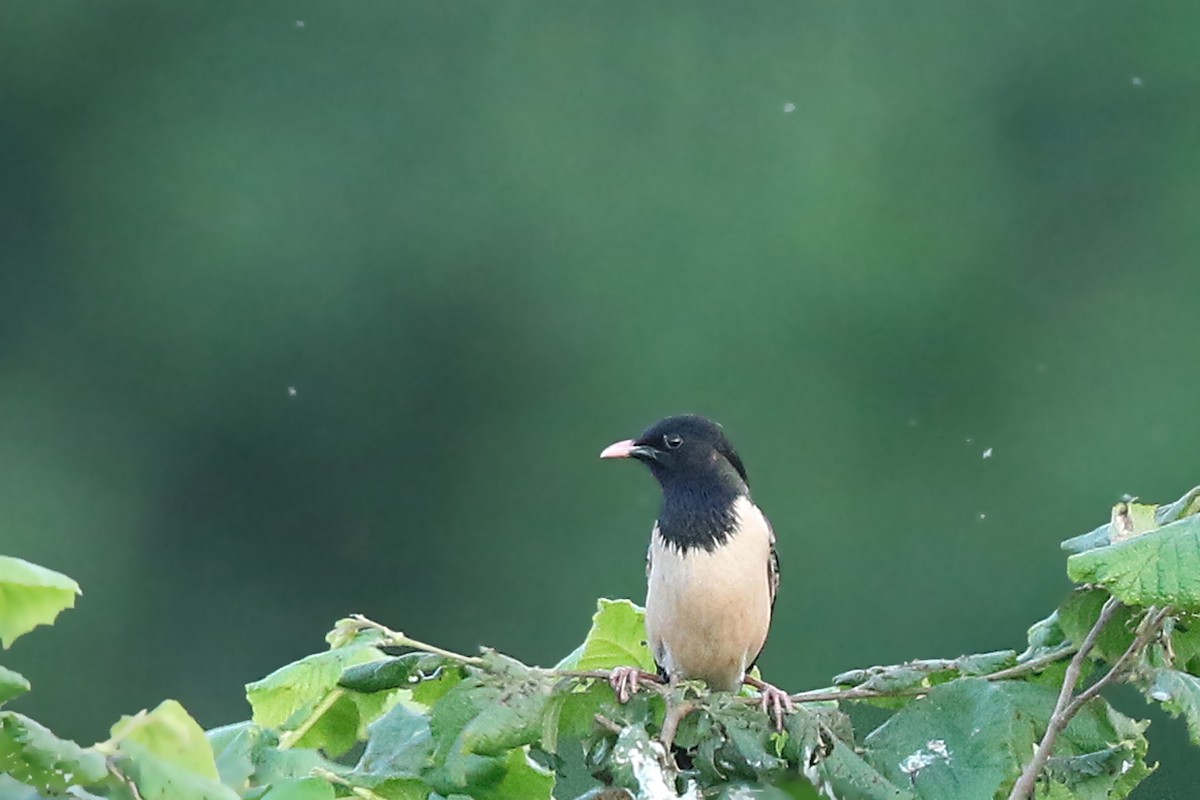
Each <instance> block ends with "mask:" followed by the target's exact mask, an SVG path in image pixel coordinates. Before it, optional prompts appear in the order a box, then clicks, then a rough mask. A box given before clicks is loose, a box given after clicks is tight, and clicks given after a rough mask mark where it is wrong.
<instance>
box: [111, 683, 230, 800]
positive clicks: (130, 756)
mask: <svg viewBox="0 0 1200 800" xmlns="http://www.w3.org/2000/svg"><path fill="white" fill-rule="evenodd" d="M113 745H115V746H116V750H117V756H118V758H119V762H120V765H121V768H122V771H123V772H124V773H125V774H126V775H127V776H129V778H130V779H132V780H133V782H134V783H135V784H136V785H137V788H138V791H139V793H140V794H141V796H142V797H143V798H145V800H156V799H161V800H236V798H237V794H236V793H235V792H234V791H233V790H232V789H230V788H228V787H226V786H223V785H222V784H221V783H220V774H219V773H218V771H217V765H216V760H215V758H214V756H213V749H212V745H211V744H210V743H209V740H208V737H207V736H205V734H204V731H203V729H201V727H200V726H199V725H198V724H197V723H196V721H195V720H194V719H192V717H191V716H190V715H189V714H188V713H187V711H185V710H184V708H183V706H181V705H180V704H179V703H177V702H176V701H174V700H166V701H164V702H162V703H160V704H159V705H158V707H156V708H155V709H154V710H153V711H150V712H145V711H143V712H140V713H138V714H135V715H133V716H126V717H122V718H121V719H120V720H119V721H118V722H117V724H115V725H113V727H112V738H111V739H109V741H108V742H106V743H105V745H104V746H105V747H111V746H113Z"/></svg>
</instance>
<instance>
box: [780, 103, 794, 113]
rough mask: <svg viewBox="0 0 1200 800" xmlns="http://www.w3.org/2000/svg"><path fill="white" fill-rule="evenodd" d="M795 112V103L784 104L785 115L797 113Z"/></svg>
mask: <svg viewBox="0 0 1200 800" xmlns="http://www.w3.org/2000/svg"><path fill="white" fill-rule="evenodd" d="M795 110H796V104H795V103H784V104H783V113H785V114H790V113H792V112H793V111H795Z"/></svg>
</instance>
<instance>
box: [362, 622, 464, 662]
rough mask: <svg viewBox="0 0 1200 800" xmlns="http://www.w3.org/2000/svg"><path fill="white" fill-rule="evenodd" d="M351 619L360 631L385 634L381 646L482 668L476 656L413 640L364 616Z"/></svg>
mask: <svg viewBox="0 0 1200 800" xmlns="http://www.w3.org/2000/svg"><path fill="white" fill-rule="evenodd" d="M350 619H352V620H354V622H355V623H356V624H357V625H358V630H363V631H366V630H372V631H378V632H379V633H381V634H383V638H384V641H383V642H380V644H383V645H388V646H391V647H411V648H413V649H414V650H423V651H424V652H426V653H433V654H434V655H438V656H442V657H443V658H448V659H450V660H451V661H461V662H462V663H464V664H471V665H474V666H480V665H482V664H483V659H482V658H478V657H476V656H464V655H462V654H461V653H455V652H454V651H452V650H445V649H443V648H441V647H438V646H437V645H433V644H429V643H427V642H422V641H420V640H418V639H413V638H412V637H410V636H407V635H405V634H403V633H401V632H400V631H394V630H392V629H391V628H389V627H388V626H386V625H384V624H382V623H379V622H376V621H375V620H373V619H368V618H367V617H364V616H363V615H362V614H351V615H350Z"/></svg>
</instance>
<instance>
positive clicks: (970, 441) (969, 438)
mask: <svg viewBox="0 0 1200 800" xmlns="http://www.w3.org/2000/svg"><path fill="white" fill-rule="evenodd" d="M974 441H975V440H974V439H972V438H971V437H970V436H968V437H967V438H966V442H967V444H972V443H973V442H974Z"/></svg>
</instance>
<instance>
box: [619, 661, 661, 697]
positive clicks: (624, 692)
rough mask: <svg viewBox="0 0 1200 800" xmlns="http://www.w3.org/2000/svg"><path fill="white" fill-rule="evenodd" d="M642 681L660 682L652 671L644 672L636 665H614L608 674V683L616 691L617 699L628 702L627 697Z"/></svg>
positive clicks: (634, 692) (630, 695) (635, 692)
mask: <svg viewBox="0 0 1200 800" xmlns="http://www.w3.org/2000/svg"><path fill="white" fill-rule="evenodd" d="M642 681H654V682H656V683H658V682H661V681H660V679H659V677H658V676H657V675H655V674H654V673H653V672H646V671H645V670H641V669H638V668H637V667H615V668H614V669H613V671H612V672H610V673H609V674H608V685H609V686H611V687H612V688H613V691H614V692H616V693H617V701H618V702H621V703H628V702H629V698H631V697H633V696H634V695H635V694H637V690H638V688H639V687H640V686H641V683H642Z"/></svg>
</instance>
